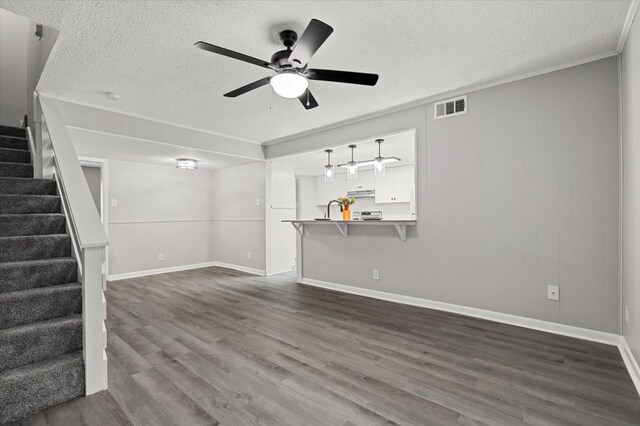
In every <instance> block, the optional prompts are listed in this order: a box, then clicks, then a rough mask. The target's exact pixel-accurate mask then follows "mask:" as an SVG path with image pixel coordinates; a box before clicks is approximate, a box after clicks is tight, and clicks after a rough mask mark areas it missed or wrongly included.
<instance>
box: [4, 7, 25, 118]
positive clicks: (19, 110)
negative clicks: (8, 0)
mask: <svg viewBox="0 0 640 426" xmlns="http://www.w3.org/2000/svg"><path fill="white" fill-rule="evenodd" d="M30 28H31V21H29V19H27V18H24V17H22V16H19V15H16V14H14V13H12V12H9V11H7V10H5V9H1V8H0V94H1V95H0V124H2V125H6V126H20V122H21V121H22V118H23V117H24V115H25V114H27V109H28V106H27V98H28V87H27V80H28V73H27V55H28V50H29V49H28V45H29V39H28V33H29V30H30Z"/></svg>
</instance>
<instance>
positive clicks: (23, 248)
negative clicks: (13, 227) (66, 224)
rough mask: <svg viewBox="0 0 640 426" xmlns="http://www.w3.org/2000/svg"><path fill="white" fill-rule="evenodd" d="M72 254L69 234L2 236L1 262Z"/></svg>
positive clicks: (0, 244) (0, 240)
mask: <svg viewBox="0 0 640 426" xmlns="http://www.w3.org/2000/svg"><path fill="white" fill-rule="evenodd" d="M69 256H71V240H70V238H69V236H68V235H56V236H43V237H6V238H0V262H19V261H21V260H34V259H51V258H54V257H69Z"/></svg>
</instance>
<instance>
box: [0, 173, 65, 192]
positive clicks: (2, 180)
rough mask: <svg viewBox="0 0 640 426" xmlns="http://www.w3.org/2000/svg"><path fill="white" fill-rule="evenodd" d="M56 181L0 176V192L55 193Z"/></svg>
mask: <svg viewBox="0 0 640 426" xmlns="http://www.w3.org/2000/svg"><path fill="white" fill-rule="evenodd" d="M56 191H57V187H56V182H55V181H54V180H51V179H39V178H34V177H15V176H0V194H13V195H57V194H56Z"/></svg>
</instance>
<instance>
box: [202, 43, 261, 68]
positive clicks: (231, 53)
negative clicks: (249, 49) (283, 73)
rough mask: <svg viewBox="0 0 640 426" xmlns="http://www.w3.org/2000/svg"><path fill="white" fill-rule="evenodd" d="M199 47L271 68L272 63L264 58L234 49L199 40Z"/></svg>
mask: <svg viewBox="0 0 640 426" xmlns="http://www.w3.org/2000/svg"><path fill="white" fill-rule="evenodd" d="M194 46H195V47H197V48H198V49H202V50H206V51H207V52H212V53H217V54H218V55H222V56H227V57H229V58H233V59H237V60H239V61H243V62H248V63H250V64H253V65H257V66H259V67H263V68H270V67H271V63H270V62H268V61H263V60H262V59H258V58H254V57H253V56H249V55H245V54H243V53H238V52H234V51H233V50H229V49H225V48H224V47H220V46H214V45H213V44H209V43H207V42H204V41H199V42H197V43H195V44H194Z"/></svg>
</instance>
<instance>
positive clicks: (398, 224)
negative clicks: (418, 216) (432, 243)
mask: <svg viewBox="0 0 640 426" xmlns="http://www.w3.org/2000/svg"><path fill="white" fill-rule="evenodd" d="M283 222H289V223H291V225H293V227H294V228H296V231H298V233H299V234H300V236H303V235H304V227H305V226H307V225H330V226H335V227H337V228H338V230H339V231H340V233H341V234H342V236H343V237H344V238H348V237H349V226H354V225H355V226H393V227H395V228H396V231H398V235H399V236H400V239H401V240H402V241H407V226H411V225H415V224H416V221H415V220H414V219H405V220H385V219H382V220H341V219H331V220H283Z"/></svg>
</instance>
